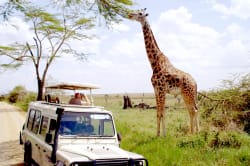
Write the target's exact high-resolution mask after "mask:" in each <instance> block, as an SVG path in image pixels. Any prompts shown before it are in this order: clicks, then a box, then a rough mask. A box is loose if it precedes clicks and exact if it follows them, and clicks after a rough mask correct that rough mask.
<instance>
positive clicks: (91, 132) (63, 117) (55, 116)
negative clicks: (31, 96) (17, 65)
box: [20, 84, 148, 166]
mask: <svg viewBox="0 0 250 166" xmlns="http://www.w3.org/2000/svg"><path fill="white" fill-rule="evenodd" d="M47 88H50V89H70V90H90V92H91V90H92V89H96V88H97V87H96V86H91V85H82V84H57V85H53V86H49V87H47ZM90 96H91V93H90ZM57 99H58V100H57V101H56V102H54V103H52V102H51V101H53V100H51V99H50V102H48V101H36V102H31V103H30V105H29V108H28V112H27V118H26V121H25V123H24V126H23V129H22V131H21V132H20V143H21V144H23V146H24V162H25V165H32V164H35V165H40V166H50V165H58V166H147V165H148V162H147V160H146V159H145V158H144V157H143V156H141V155H138V154H135V153H131V152H128V151H125V150H123V149H121V148H120V147H119V141H120V138H119V134H118V133H117V131H116V128H115V124H114V119H113V116H112V114H111V112H110V111H107V110H104V108H102V107H98V106H94V104H93V99H92V97H90V100H89V101H90V104H87V105H73V104H67V103H62V102H60V98H57Z"/></svg>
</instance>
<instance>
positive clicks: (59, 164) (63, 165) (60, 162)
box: [56, 161, 65, 166]
mask: <svg viewBox="0 0 250 166" xmlns="http://www.w3.org/2000/svg"><path fill="white" fill-rule="evenodd" d="M56 166H65V164H64V163H63V162H62V161H58V162H57V163H56Z"/></svg>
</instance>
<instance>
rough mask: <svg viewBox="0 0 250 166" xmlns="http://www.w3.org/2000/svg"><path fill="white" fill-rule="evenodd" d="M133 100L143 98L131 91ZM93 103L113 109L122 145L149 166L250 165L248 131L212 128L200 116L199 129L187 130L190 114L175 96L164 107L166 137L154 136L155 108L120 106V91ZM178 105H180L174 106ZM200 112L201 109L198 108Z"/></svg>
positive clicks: (151, 100) (150, 101) (147, 98)
mask: <svg viewBox="0 0 250 166" xmlns="http://www.w3.org/2000/svg"><path fill="white" fill-rule="evenodd" d="M132 96H133V97H131V95H130V97H131V99H132V101H133V103H134V104H136V103H139V102H140V101H141V100H142V97H141V95H138V94H137V95H136V94H134V95H132ZM95 101H96V105H102V106H105V108H106V109H108V110H110V111H112V112H113V115H114V117H115V122H116V128H117V130H118V132H119V133H120V134H121V135H122V142H121V147H122V148H123V149H126V150H128V151H132V152H135V153H139V154H142V155H143V156H144V157H145V158H147V160H148V161H149V165H151V166H165V165H166V166H167V165H175V166H178V165H191V166H203V165H204V166H207V165H211V166H214V165H216V166H217V165H218V166H224V165H226V166H234V165H246V166H247V165H250V139H249V135H247V134H246V133H243V132H240V131H239V130H235V131H232V130H231V131H221V130H213V129H211V128H210V127H209V124H207V123H206V119H205V118H201V117H200V124H201V132H200V133H198V134H194V135H192V134H190V133H189V128H188V125H189V118H188V113H187V110H186V109H185V108H184V106H183V103H181V104H176V100H175V99H174V98H170V100H168V102H167V105H169V106H171V107H170V108H171V109H170V110H168V109H167V110H166V129H167V135H166V136H165V137H163V136H160V137H156V110H155V109H149V110H140V109H135V108H133V109H127V110H123V109H122V107H123V105H122V104H123V98H122V96H121V95H120V96H119V95H112V96H109V97H108V102H106V101H105V100H104V95H103V96H101V95H99V96H95ZM143 101H144V102H146V103H147V104H150V105H154V104H155V101H154V98H153V96H152V95H151V96H150V95H145V96H144V99H143ZM174 108H179V109H174ZM201 112H202V109H201Z"/></svg>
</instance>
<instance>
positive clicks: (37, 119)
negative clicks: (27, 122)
mask: <svg viewBox="0 0 250 166" xmlns="http://www.w3.org/2000/svg"><path fill="white" fill-rule="evenodd" d="M40 120H41V112H40V111H37V110H36V113H35V119H34V124H33V128H32V131H33V132H34V133H37V132H38V129H39V125H40Z"/></svg>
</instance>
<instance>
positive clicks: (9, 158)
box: [0, 102, 25, 166]
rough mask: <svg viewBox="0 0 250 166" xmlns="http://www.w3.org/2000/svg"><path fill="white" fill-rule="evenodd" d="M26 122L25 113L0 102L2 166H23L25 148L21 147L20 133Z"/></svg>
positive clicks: (0, 153)
mask: <svg viewBox="0 0 250 166" xmlns="http://www.w3.org/2000/svg"><path fill="white" fill-rule="evenodd" d="M24 120H25V113H24V112H22V111H21V110H19V109H18V108H17V107H14V106H11V105H9V104H7V103H4V102H0V166H9V165H12V166H21V165H23V149H22V148H23V147H22V146H21V145H19V131H20V129H21V128H22V125H23V122H24Z"/></svg>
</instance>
